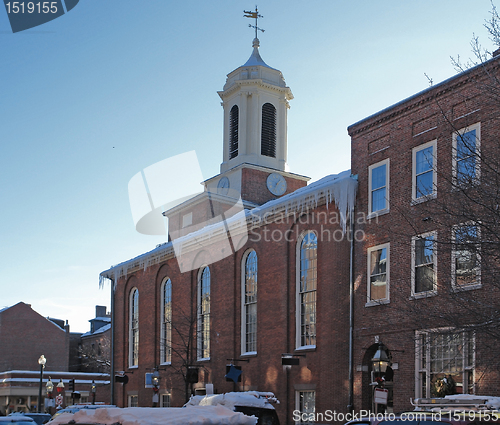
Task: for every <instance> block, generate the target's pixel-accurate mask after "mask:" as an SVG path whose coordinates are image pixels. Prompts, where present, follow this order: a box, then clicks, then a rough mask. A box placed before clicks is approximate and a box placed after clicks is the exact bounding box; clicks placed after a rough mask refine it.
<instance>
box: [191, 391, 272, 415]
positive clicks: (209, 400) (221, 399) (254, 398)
mask: <svg viewBox="0 0 500 425" xmlns="http://www.w3.org/2000/svg"><path fill="white" fill-rule="evenodd" d="M267 397H269V400H268V398H267ZM269 401H273V402H275V403H279V401H278V400H277V399H276V398H275V397H274V394H273V393H262V392H258V391H245V392H231V393H225V394H210V395H205V396H202V395H197V396H193V397H191V399H190V400H189V401H188V402H187V403H186V404H185V406H225V407H227V408H228V409H231V410H234V406H251V407H262V408H264V409H274V406H273V405H272V404H270V403H269Z"/></svg>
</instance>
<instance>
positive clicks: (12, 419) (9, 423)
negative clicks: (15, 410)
mask: <svg viewBox="0 0 500 425" xmlns="http://www.w3.org/2000/svg"><path fill="white" fill-rule="evenodd" d="M0 425H36V422H35V421H34V420H33V419H31V418H30V417H28V416H24V415H16V416H0Z"/></svg>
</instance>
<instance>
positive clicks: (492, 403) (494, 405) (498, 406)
mask: <svg viewBox="0 0 500 425" xmlns="http://www.w3.org/2000/svg"><path fill="white" fill-rule="evenodd" d="M445 398H448V399H452V400H464V401H466V400H484V401H485V404H486V407H487V408H489V409H492V410H500V397H493V396H486V395H475V394H455V395H447V396H445Z"/></svg>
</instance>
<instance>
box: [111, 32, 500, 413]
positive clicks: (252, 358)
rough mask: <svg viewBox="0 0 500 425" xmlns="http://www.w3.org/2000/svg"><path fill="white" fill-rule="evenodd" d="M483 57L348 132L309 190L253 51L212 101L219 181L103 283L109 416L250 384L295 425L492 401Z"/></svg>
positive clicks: (279, 79)
mask: <svg viewBox="0 0 500 425" xmlns="http://www.w3.org/2000/svg"><path fill="white" fill-rule="evenodd" d="M499 57H500V56H498V55H496V56H494V57H493V58H492V59H491V60H490V61H488V62H486V63H484V64H482V65H480V66H478V67H475V68H472V69H470V70H467V71H465V72H463V73H460V74H458V75H456V76H455V77H452V78H450V79H449V80H446V81H444V82H443V83H440V84H436V85H434V86H431V87H429V88H428V89H427V90H424V91H423V92H421V93H417V94H415V95H414V96H411V97H410V98H408V99H405V100H403V101H401V102H399V103H397V104H396V105H393V106H391V107H389V108H386V109H384V110H382V111H380V112H378V113H376V114H374V115H372V116H370V117H367V118H365V119H363V120H361V121H359V122H357V123H355V124H353V125H351V126H350V127H349V128H348V132H349V135H350V136H351V149H352V155H351V158H352V159H351V170H348V171H346V172H343V173H340V174H337V175H330V176H326V177H324V178H323V179H321V180H319V181H316V182H313V183H309V184H308V178H307V177H305V176H302V175H300V174H294V173H291V172H290V171H289V169H288V165H287V110H288V107H289V102H290V101H291V100H292V99H293V95H292V92H291V90H290V88H289V87H287V86H286V83H285V80H284V78H283V75H282V73H281V72H280V71H278V70H276V69H273V68H271V67H269V66H268V65H267V64H266V63H265V62H264V61H263V60H262V58H261V56H260V54H259V41H258V40H257V39H255V40H254V43H253V52H252V54H251V56H250V58H249V60H248V61H247V62H246V63H245V64H244V65H242V66H240V67H238V68H236V69H235V70H234V71H232V72H231V73H229V74H228V76H227V80H226V84H225V86H224V87H223V90H222V91H220V92H219V95H220V97H221V99H222V106H223V110H224V137H223V140H224V141H223V143H224V151H223V158H222V163H221V168H220V174H218V175H216V176H214V177H212V178H210V179H208V180H206V181H204V182H203V190H202V192H201V193H199V194H197V195H196V196H193V197H190V198H189V199H185V200H183V202H180V203H178V204H177V205H175V206H172V207H171V208H170V209H169V210H168V211H166V212H165V213H164V214H165V215H166V216H167V217H168V223H169V232H168V233H169V237H168V242H166V243H164V244H162V245H160V246H158V247H157V248H155V249H154V250H152V251H150V252H147V253H144V254H142V255H140V256H138V257H136V258H133V259H131V260H128V261H125V262H123V263H121V264H118V265H117V266H114V267H112V268H110V269H109V270H106V271H104V272H102V273H101V278H103V279H109V280H111V281H112V282H113V285H114V288H115V289H114V296H113V315H114V329H113V341H114V344H113V347H114V348H113V349H114V355H113V360H114V370H115V373H117V374H118V375H119V379H120V381H121V382H122V383H116V385H115V388H114V399H113V401H114V403H115V404H117V405H119V406H152V405H155V406H181V405H182V404H183V403H184V402H185V401H186V399H187V398H188V397H189V396H190V395H191V394H205V393H212V392H215V393H223V392H228V391H245V390H256V391H263V392H273V393H274V394H275V395H276V397H277V398H278V399H279V400H280V404H279V405H277V407H276V408H277V411H278V414H279V416H280V421H281V423H293V418H294V416H293V414H294V412H302V413H307V414H310V413H317V414H323V415H324V414H325V413H326V412H337V413H347V412H349V411H351V410H354V411H360V410H361V409H363V410H365V411H376V410H377V411H381V409H383V410H384V411H403V410H408V409H409V410H411V409H412V408H413V407H412V405H411V402H410V400H411V399H414V398H425V397H436V396H443V395H447V394H461V393H463V394H483V395H493V396H499V395H500V390H498V388H497V385H496V382H498V375H499V370H500V365H499V363H498V360H497V358H496V357H495V353H496V350H495V348H496V344H497V342H498V340H499V339H500V334H499V333H498V330H497V329H498V328H499V327H498V317H499V315H498V311H499V308H500V303H499V301H498V300H500V297H499V290H500V287H499V286H498V281H499V279H498V264H499V260H500V258H499V255H498V253H499V252H500V250H499V249H498V241H497V239H498V234H500V228H499V223H500V217H499V216H498V205H500V195H499V192H498V190H497V189H498V181H500V175H499V174H500V173H499V172H498V170H499V169H500V165H499V164H500V151H499V150H498V142H497V140H498V136H499V131H498V128H500V127H499V126H498V123H499V118H500V117H499V111H500V108H499V104H498V100H497V99H496V97H495V93H496V91H495V90H494V87H498V81H497V79H496V76H498V69H499V64H500V62H499V61H500V59H499ZM375 360H378V362H374V361H375ZM382 366H383V369H382ZM377 367H380V368H381V369H380V370H377V369H376V368H377ZM375 387H378V388H380V389H383V390H384V392H385V393H386V394H387V400H386V403H387V404H383V405H382V406H376V405H375V404H374V397H373V394H374V388H375ZM317 417H320V416H317ZM323 418H324V416H323ZM318 422H321V421H318Z"/></svg>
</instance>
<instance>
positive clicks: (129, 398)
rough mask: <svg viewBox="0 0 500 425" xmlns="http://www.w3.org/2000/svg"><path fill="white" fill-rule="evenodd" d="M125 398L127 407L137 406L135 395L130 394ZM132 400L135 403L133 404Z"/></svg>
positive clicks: (136, 396) (137, 397)
mask: <svg viewBox="0 0 500 425" xmlns="http://www.w3.org/2000/svg"><path fill="white" fill-rule="evenodd" d="M127 398H128V407H138V406H139V396H138V395H137V394H130V395H129V396H128V397H127ZM132 400H135V403H133V402H132Z"/></svg>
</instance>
